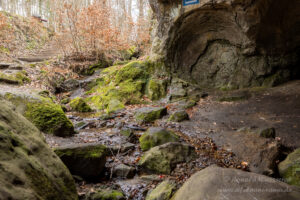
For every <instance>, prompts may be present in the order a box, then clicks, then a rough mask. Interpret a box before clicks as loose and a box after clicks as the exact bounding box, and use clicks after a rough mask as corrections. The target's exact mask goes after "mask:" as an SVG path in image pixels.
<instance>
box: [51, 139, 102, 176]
mask: <svg viewBox="0 0 300 200" xmlns="http://www.w3.org/2000/svg"><path fill="white" fill-rule="evenodd" d="M54 151H55V153H56V154H57V155H58V156H59V157H60V159H61V160H62V161H63V162H64V163H65V165H66V166H67V167H68V168H69V170H70V172H71V173H72V174H74V175H78V176H81V177H82V178H86V179H95V178H99V176H100V175H101V173H102V170H103V168H104V166H105V162H106V155H107V148H106V147H105V146H104V145H101V144H98V145H71V146H66V147H58V148H56V149H55V150H54Z"/></svg>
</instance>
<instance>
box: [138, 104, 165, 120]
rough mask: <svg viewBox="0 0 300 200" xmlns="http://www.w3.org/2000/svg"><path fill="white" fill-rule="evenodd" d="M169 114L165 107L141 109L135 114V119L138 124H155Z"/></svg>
mask: <svg viewBox="0 0 300 200" xmlns="http://www.w3.org/2000/svg"><path fill="white" fill-rule="evenodd" d="M166 114H167V109H166V108H163V107H156V108H149V107H146V108H141V109H139V110H137V112H136V114H135V119H136V120H137V121H138V122H141V123H143V122H146V123H147V122H153V121H155V120H157V119H160V118H161V117H163V116H164V115H166Z"/></svg>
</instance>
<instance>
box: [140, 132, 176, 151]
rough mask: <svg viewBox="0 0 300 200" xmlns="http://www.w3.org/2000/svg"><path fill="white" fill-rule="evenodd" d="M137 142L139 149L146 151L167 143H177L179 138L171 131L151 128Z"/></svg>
mask: <svg viewBox="0 0 300 200" xmlns="http://www.w3.org/2000/svg"><path fill="white" fill-rule="evenodd" d="M139 141H140V146H141V149H142V150H143V151H147V150H149V149H151V148H152V147H155V146H158V145H162V144H165V143H168V142H178V141H179V138H178V136H177V135H175V134H174V133H172V132H171V131H168V130H166V129H163V128H159V127H152V128H149V129H148V130H147V132H145V133H144V134H143V135H142V136H141V137H140V139H139Z"/></svg>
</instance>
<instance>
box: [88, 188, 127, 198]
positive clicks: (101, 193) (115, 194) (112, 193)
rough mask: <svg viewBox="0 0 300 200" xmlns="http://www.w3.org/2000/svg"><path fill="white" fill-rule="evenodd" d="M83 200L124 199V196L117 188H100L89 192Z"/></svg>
mask: <svg viewBox="0 0 300 200" xmlns="http://www.w3.org/2000/svg"><path fill="white" fill-rule="evenodd" d="M85 200H125V196H124V194H123V193H122V192H120V191H118V190H110V189H102V190H98V191H96V192H93V193H90V194H89V195H87V197H86V198H85Z"/></svg>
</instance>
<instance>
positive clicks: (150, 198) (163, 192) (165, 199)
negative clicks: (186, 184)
mask: <svg viewBox="0 0 300 200" xmlns="http://www.w3.org/2000/svg"><path fill="white" fill-rule="evenodd" d="M175 189H176V184H174V183H173V182H171V181H163V182H162V183H160V184H159V185H157V186H156V188H155V189H154V190H152V191H151V192H150V193H149V194H148V195H147V197H146V200H170V199H171V197H172V194H173V192H174V190H175Z"/></svg>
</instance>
